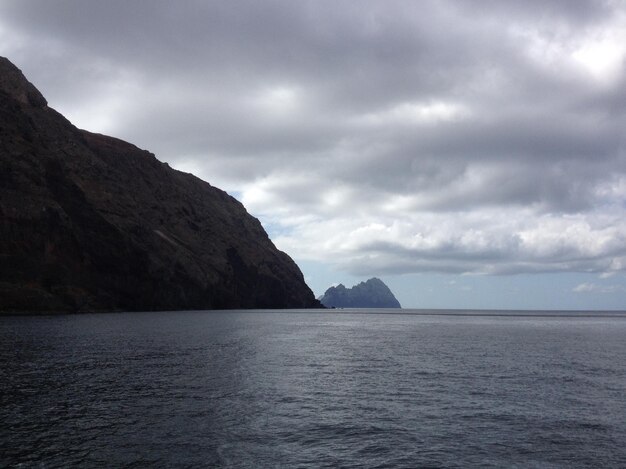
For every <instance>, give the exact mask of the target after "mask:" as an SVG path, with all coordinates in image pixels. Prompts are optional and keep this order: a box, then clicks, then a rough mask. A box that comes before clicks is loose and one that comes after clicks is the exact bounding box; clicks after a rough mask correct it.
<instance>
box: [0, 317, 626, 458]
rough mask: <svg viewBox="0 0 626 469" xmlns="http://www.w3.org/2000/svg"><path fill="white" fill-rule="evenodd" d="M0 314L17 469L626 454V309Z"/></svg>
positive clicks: (5, 420) (1, 411)
mask: <svg viewBox="0 0 626 469" xmlns="http://www.w3.org/2000/svg"><path fill="white" fill-rule="evenodd" d="M441 313H444V312H441V311H439V312H428V311H410V310H409V311H407V310H402V312H401V314H396V313H391V312H377V313H373V312H372V311H370V312H365V311H360V312H359V311H354V310H353V311H349V310H343V311H324V312H320V311H316V312H311V311H307V312H304V311H281V312H278V311H254V312H252V311H248V312H246V311H228V312H200V311H198V312H176V313H122V314H87V315H76V316H74V315H67V316H39V317H2V318H0V404H1V405H0V466H2V467H46V468H48V467H67V466H72V465H74V466H81V467H85V466H86V467H93V466H97V467H98V466H100V467H143V466H146V467H233V468H245V467H287V468H296V467H333V468H334V467H381V468H382V467H463V468H465V467H524V468H525V467H567V468H569V467H594V468H597V467H615V468H617V467H621V468H624V467H626V314H624V313H572V314H566V313H552V312H545V313H544V312H533V313H511V312H497V311H491V312H448V313H452V314H441Z"/></svg>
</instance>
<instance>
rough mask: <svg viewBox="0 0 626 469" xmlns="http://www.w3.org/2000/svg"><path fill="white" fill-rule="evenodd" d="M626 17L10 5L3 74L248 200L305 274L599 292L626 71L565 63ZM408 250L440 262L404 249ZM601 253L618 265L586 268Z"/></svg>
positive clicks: (1, 20)
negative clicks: (580, 287) (475, 238)
mask: <svg viewBox="0 0 626 469" xmlns="http://www.w3.org/2000/svg"><path fill="white" fill-rule="evenodd" d="M620 15H626V9H625V8H624V6H623V5H621V4H620V3H618V2H610V1H571V0H567V1H566V0H559V1H554V2H541V1H538V0H537V1H531V2H528V1H521V0H519V1H517V0H516V1H513V0H510V1H495V0H494V1H484V2H482V1H481V2H469V1H464V0H454V1H453V0H447V1H423V2H411V1H399V0H392V1H389V2H378V1H364V2H335V1H333V2H330V1H320V2H292V1H275V0H271V1H265V2H257V1H252V0H249V1H248V0H246V1H241V0H240V1H233V2H217V1H216V2H212V1H211V2H205V1H199V0H198V1H190V2H185V3H184V4H178V3H172V2H169V1H164V0H162V1H153V2H149V3H146V2H142V1H126V0H124V1H122V0H112V1H107V2H84V1H78V0H64V1H56V2H49V1H44V0H39V1H36V0H31V1H29V2H22V1H12V0H6V1H4V2H2V4H0V37H10V38H12V39H11V41H10V42H7V43H6V44H5V45H0V53H3V54H6V55H8V56H9V58H11V59H12V60H14V61H15V62H16V63H17V65H18V66H20V67H21V68H23V70H24V72H25V73H26V75H27V76H29V78H30V79H31V80H32V81H33V82H34V83H35V85H37V86H38V87H39V88H40V89H41V90H42V91H43V92H44V94H45V95H46V97H47V98H48V101H49V102H50V104H51V105H52V106H53V107H57V108H58V110H60V111H61V112H64V113H70V114H71V115H72V116H76V119H78V122H75V123H77V124H78V125H81V119H87V118H89V117H91V116H96V115H97V114H102V117H103V119H104V121H102V122H106V125H104V124H102V125H103V131H104V130H106V131H107V132H108V133H112V134H114V135H116V136H118V137H121V138H124V139H127V140H129V141H132V142H133V143H135V144H138V145H140V146H142V147H145V148H148V149H150V150H151V151H153V152H154V153H156V154H157V156H158V157H159V158H161V159H164V160H167V161H168V162H170V163H171V164H172V165H174V166H179V167H181V168H183V169H185V170H193V171H195V172H198V174H199V175H200V176H201V177H203V178H205V179H207V180H208V181H209V182H211V183H213V184H215V185H218V186H225V187H224V188H226V189H229V190H231V191H237V192H238V193H241V197H242V198H243V199H244V200H245V201H246V204H247V205H248V206H249V208H250V209H251V210H252V211H253V212H254V213H256V214H259V215H260V216H261V217H262V218H263V220H264V221H267V222H268V223H272V224H273V226H282V227H284V230H279V231H280V232H281V237H282V239H283V241H284V243H285V246H289V247H290V249H293V250H294V252H296V253H297V252H301V253H306V252H308V254H307V255H309V256H311V255H312V254H311V253H310V252H309V251H307V249H306V247H303V246H304V245H309V246H316V247H317V249H318V251H319V250H322V249H327V247H328V246H331V247H332V249H335V250H336V253H334V255H330V258H333V259H335V260H336V262H337V263H339V264H341V265H343V266H344V267H345V268H346V269H349V270H351V271H353V272H357V271H358V272H361V271H364V270H367V269H368V266H370V267H369V268H370V269H378V271H393V272H400V271H402V272H404V271H406V272H409V271H411V272H414V271H426V270H428V271H430V270H439V271H446V272H476V271H480V270H481V268H482V267H481V265H488V266H490V267H489V268H490V269H492V270H493V272H501V273H512V272H518V271H524V272H529V271H542V270H548V271H551V270H567V269H571V270H585V271H588V270H594V271H595V270H598V271H600V270H602V269H609V270H610V269H611V268H614V269H615V268H623V267H615V266H622V265H623V264H622V263H621V261H620V260H619V259H621V258H622V257H623V256H624V255H625V254H624V253H623V252H622V250H621V247H622V246H623V245H624V239H623V238H622V237H623V235H624V232H622V231H621V230H622V227H621V225H619V223H618V220H620V217H621V216H622V215H626V214H624V213H623V211H624V203H625V199H626V137H625V136H624V132H623V129H624V128H626V91H625V90H626V86H624V85H625V83H626V62H625V61H624V58H623V60H622V67H621V74H620V71H619V70H618V75H617V76H616V77H615V78H614V79H613V80H612V81H606V82H602V81H598V80H597V79H596V78H597V77H594V76H593V74H592V73H591V72H589V71H588V70H586V69H585V68H584V67H582V66H580V65H579V64H577V63H576V62H575V61H574V60H572V59H571V54H572V53H573V52H574V51H575V50H576V49H577V48H578V47H580V45H581V43H582V41H584V40H586V37H587V34H588V33H589V34H591V35H592V36H593V34H592V33H594V32H597V31H600V32H602V33H604V32H606V31H609V30H611V28H616V26H615V25H614V24H613V23H612V22H614V21H617V20H619V18H620ZM611 31H612V30H611ZM617 33H619V31H617ZM3 35H4V36H3ZM533 41H534V42H533ZM273 93H274V94H273ZM281 93H283V94H281ZM281 100H282V101H281ZM429 106H430V107H429ZM438 106H439V107H438ZM446 106H447V107H446ZM438 113H439V114H438ZM85 116H87V117H85ZM84 122H87V123H88V119H87V120H85V121H84ZM94 122H100V121H97V120H95V121H94ZM83 125H85V124H83ZM92 130H98V129H92ZM303 214H304V215H307V216H310V217H312V218H314V219H315V223H313V224H311V225H307V223H308V222H303V221H302V216H303ZM490 214H491V215H490ZM428 217H433V218H432V223H444V222H445V223H449V228H448V229H449V230H451V231H454V232H457V233H461V234H462V233H463V232H464V231H465V230H467V229H469V228H471V229H477V228H476V227H474V226H473V225H472V223H473V222H470V221H469V220H470V219H473V217H476V218H478V219H479V220H481V223H482V226H481V227H480V233H481V236H484V238H485V239H486V240H487V241H485V242H486V243H487V245H486V246H484V247H483V248H481V249H478V250H476V249H477V248H476V246H472V245H471V244H467V243H466V242H465V241H459V240H458V239H457V240H455V239H454V237H446V233H445V231H444V230H440V231H437V230H434V231H432V232H428V233H426V231H427V230H425V229H424V226H423V224H422V222H420V220H421V219H423V218H428ZM544 217H551V218H550V223H552V224H548V227H546V228H541V226H542V223H543V221H544ZM571 217H574V218H576V223H580V230H581V231H582V232H584V236H582V237H581V238H580V239H579V238H577V237H576V236H575V235H572V237H571V238H572V239H571V240H570V241H568V240H567V239H562V240H560V239H559V240H558V242H557V241H554V243H556V244H555V246H557V245H559V243H560V245H561V247H562V249H561V251H559V250H558V249H557V247H554V246H552V245H551V246H552V247H551V248H550V249H547V250H543V251H542V250H541V249H539V248H537V247H536V246H538V245H539V244H540V241H537V242H536V243H535V241H532V242H531V241H527V244H524V245H523V246H522V247H520V244H519V243H520V239H522V235H523V234H524V233H525V234H526V236H530V235H529V234H528V233H529V232H530V233H531V234H532V236H536V237H538V239H540V240H544V241H543V242H544V244H545V243H548V244H549V243H550V242H552V241H550V240H551V239H552V237H553V236H552V235H555V234H554V230H557V228H555V227H557V226H558V229H564V228H565V227H567V226H568V223H569V220H570V218H571ZM603 217H605V218H603ZM501 218H509V219H510V220H509V221H510V223H509V224H508V225H506V229H505V228H503V227H502V225H503V224H504V222H503V221H502V220H501ZM428 219H430V218H428ZM581 219H583V220H584V221H581ZM600 219H602V220H610V221H609V222H606V221H602V222H601V221H599V220H600ZM398 220H402V221H406V223H407V224H408V225H407V227H405V228H403V229H402V230H400V232H399V233H395V232H394V231H393V230H394V229H395V228H394V226H395V225H394V223H395V222H396V221H398ZM446 220H449V221H446ZM603 223H605V224H606V223H609V225H610V224H614V225H619V226H617V227H616V229H615V230H614V231H607V227H606V226H605V225H603ZM370 225H376V226H378V225H380V226H381V227H384V228H385V229H384V230H383V229H382V228H381V229H380V230H378V231H377V229H371V230H370V229H369V228H368V227H369V226H370ZM320 226H324V227H326V229H325V230H322V229H320V228H319V227H320ZM577 226H578V225H577ZM538 227H539V228H538ZM585 227H588V228H589V229H588V230H587V228H585ZM333 230H335V231H339V233H338V235H337V238H338V239H337V240H335V239H334V238H333V236H335V233H333ZM342 230H345V231H342ZM385 230H386V231H385ZM585 230H587V231H585ZM624 230H625V231H626V228H625V229H624ZM390 233H391V234H390ZM416 233H425V234H424V235H425V236H431V237H432V238H433V239H435V238H436V239H437V241H438V242H440V244H437V246H438V248H436V249H434V248H433V249H430V248H429V249H426V248H424V247H420V248H415V247H412V245H411V242H412V237H413V236H415V234H416ZM596 234H598V236H600V234H601V235H602V236H604V237H607V238H611V239H612V240H613V245H615V246H617V247H615V246H613V245H612V244H611V243H608V241H607V242H606V243H600V244H598V246H597V248H595V249H596V251H593V252H591V251H589V250H588V249H587V248H586V246H587V245H589V244H593V239H594V235H596ZM316 236H317V238H316ZM551 236H552V237H551ZM555 236H556V235H555ZM352 238H354V241H353V242H352V241H351V243H347V244H346V243H342V242H341V240H342V239H343V240H346V239H352ZM361 238H363V239H361ZM544 238H545V239H544ZM528 239H530V238H528ZM546 240H547V241H546ZM531 245H532V246H531ZM529 246H531V247H529ZM609 246H613V247H609ZM588 251H589V252H588ZM303 255H304V254H303ZM594 256H595V257H594ZM624 265H626V264H624ZM607 266H608V267H607ZM610 266H613V267H610Z"/></svg>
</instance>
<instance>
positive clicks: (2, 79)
mask: <svg viewBox="0 0 626 469" xmlns="http://www.w3.org/2000/svg"><path fill="white" fill-rule="evenodd" d="M318 305H319V303H318V302H317V301H316V300H315V299H314V296H313V293H312V292H311V290H310V289H309V288H308V287H307V285H306V284H305V282H304V278H303V276H302V273H301V272H300V270H299V269H298V267H297V266H296V264H295V263H294V262H293V261H292V260H291V258H289V256H287V255H286V254H285V253H283V252H281V251H279V250H277V249H276V247H275V246H274V245H273V243H272V242H271V240H270V239H269V238H268V236H267V234H266V233H265V231H264V230H263V228H262V226H261V224H260V223H259V221H258V220H257V219H256V218H254V217H252V216H250V215H249V214H248V213H247V212H246V210H245V208H244V207H243V205H242V204H241V203H239V202H238V201H237V200H235V199H234V198H232V197H230V196H229V195H228V194H226V193H225V192H223V191H221V190H219V189H217V188H214V187H212V186H211V185H209V184H208V183H206V182H203V181H201V180H200V179H198V178H196V177H194V176H192V175H190V174H186V173H182V172H180V171H176V170H173V169H171V168H170V167H169V166H168V165H167V164H164V163H161V162H159V161H158V160H157V159H156V158H155V157H154V155H152V154H151V153H149V152H147V151H144V150H140V149H139V148H137V147H135V146H134V145H131V144H129V143H126V142H123V141H121V140H118V139H115V138H112V137H107V136H104V135H98V134H92V133H89V132H86V131H83V130H79V129H77V128H76V127H74V126H73V125H72V124H71V123H70V122H69V121H67V120H66V119H65V118H64V117H63V116H61V115H60V114H59V113H57V112H56V111H54V110H53V109H51V108H49V107H48V106H47V102H46V100H45V99H44V97H43V96H42V95H41V93H39V91H37V89H36V88H35V87H34V86H33V85H32V84H30V83H29V82H28V81H27V80H26V79H25V78H24V76H23V75H22V73H21V72H20V71H19V70H18V69H17V68H16V67H15V66H14V65H13V64H12V63H11V62H9V61H8V60H7V59H5V58H1V57H0V311H83V310H170V309H171V310H177V309H221V308H303V307H312V306H318Z"/></svg>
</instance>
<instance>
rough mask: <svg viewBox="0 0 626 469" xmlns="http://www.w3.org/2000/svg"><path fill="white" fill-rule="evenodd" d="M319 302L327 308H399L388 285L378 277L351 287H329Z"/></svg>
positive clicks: (340, 285)
mask: <svg viewBox="0 0 626 469" xmlns="http://www.w3.org/2000/svg"><path fill="white" fill-rule="evenodd" d="M320 302H321V303H322V304H323V305H324V306H326V307H328V308H333V307H334V308H401V306H400V303H399V302H398V300H397V299H396V297H395V296H394V295H393V293H391V290H389V287H387V285H385V284H384V283H383V281H382V280H380V279H378V278H371V279H369V280H368V281H367V282H361V283H359V284H358V285H355V286H353V287H352V288H346V287H345V286H343V285H342V284H339V285H337V286H336V287H330V288H329V289H328V290H326V293H324V295H323V296H322V297H321V298H320Z"/></svg>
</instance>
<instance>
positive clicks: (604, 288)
mask: <svg viewBox="0 0 626 469" xmlns="http://www.w3.org/2000/svg"><path fill="white" fill-rule="evenodd" d="M572 291H573V292H574V293H603V294H610V293H625V292H626V288H624V286H623V285H598V284H595V283H588V282H587V283H581V284H579V285H577V286H576V287H574V288H573V289H572Z"/></svg>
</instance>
